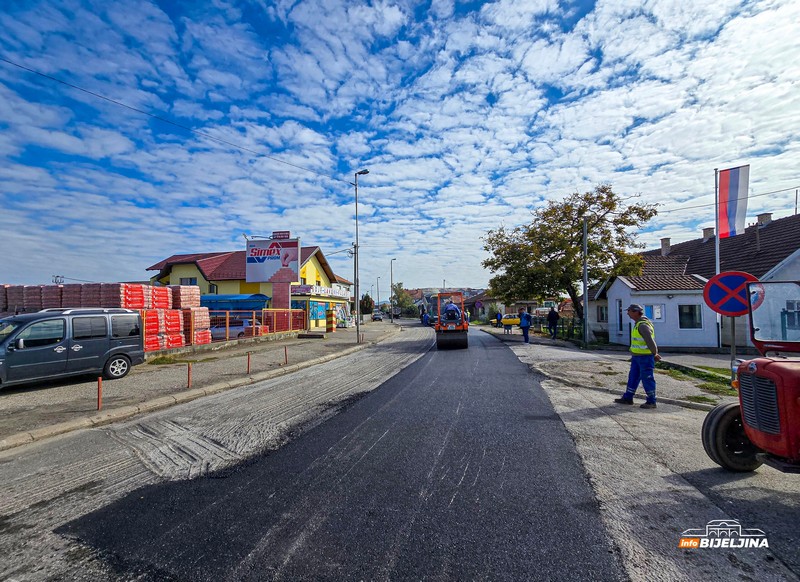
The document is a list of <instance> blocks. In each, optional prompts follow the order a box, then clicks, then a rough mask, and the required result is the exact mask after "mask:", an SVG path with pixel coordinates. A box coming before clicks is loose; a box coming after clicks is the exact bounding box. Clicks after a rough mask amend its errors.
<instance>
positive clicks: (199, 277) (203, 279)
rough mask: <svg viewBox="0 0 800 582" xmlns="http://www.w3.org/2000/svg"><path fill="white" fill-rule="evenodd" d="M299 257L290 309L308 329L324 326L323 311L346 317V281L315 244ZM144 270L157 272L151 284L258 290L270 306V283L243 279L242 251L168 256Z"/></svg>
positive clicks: (214, 291) (204, 290)
mask: <svg viewBox="0 0 800 582" xmlns="http://www.w3.org/2000/svg"><path fill="white" fill-rule="evenodd" d="M300 256H301V260H300V280H299V281H298V282H296V283H295V284H292V285H291V308H292V309H302V310H303V311H305V313H306V322H307V324H308V327H309V328H311V329H313V328H319V327H322V328H324V327H325V316H326V311H327V310H331V309H332V310H334V311H335V312H336V315H337V319H339V320H342V319H348V318H349V316H350V300H351V296H352V292H351V291H350V285H351V283H350V281H348V280H347V279H344V278H341V277H339V276H337V275H336V274H335V273H334V272H333V270H332V269H331V266H330V264H329V263H328V261H327V259H326V258H325V255H324V254H323V253H322V250H321V249H320V248H319V247H316V246H314V247H302V248H301V251H300ZM147 270H148V271H158V274H156V275H154V276H153V277H151V279H150V281H151V284H163V285H197V286H199V287H200V293H201V295H220V294H221V295H226V294H230V295H237V294H245V295H252V294H259V293H260V294H263V295H266V296H267V297H268V298H269V299H270V304H269V306H270V307H272V303H271V300H272V299H273V297H274V295H275V292H274V291H273V284H272V283H248V282H247V280H246V261H245V251H243V250H242V251H228V252H218V253H194V254H185V255H172V256H171V257H169V258H167V259H164V260H163V261H160V262H158V263H156V264H155V265H153V266H151V267H148V269H147ZM276 291H278V292H280V291H279V290H276ZM284 292H285V291H284ZM284 297H285V296H284Z"/></svg>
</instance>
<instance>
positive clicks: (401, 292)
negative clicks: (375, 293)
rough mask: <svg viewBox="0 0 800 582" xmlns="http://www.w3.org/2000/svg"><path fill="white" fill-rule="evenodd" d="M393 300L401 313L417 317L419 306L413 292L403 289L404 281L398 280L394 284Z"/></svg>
mask: <svg viewBox="0 0 800 582" xmlns="http://www.w3.org/2000/svg"><path fill="white" fill-rule="evenodd" d="M392 300H393V301H394V306H395V307H399V308H400V313H402V314H403V315H406V316H413V317H416V315H417V308H416V306H415V305H414V299H413V298H412V297H411V294H410V293H409V292H408V291H406V290H405V289H403V283H401V282H398V283H395V284H394V285H392Z"/></svg>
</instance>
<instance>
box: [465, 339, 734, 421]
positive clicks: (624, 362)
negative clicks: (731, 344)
mask: <svg viewBox="0 0 800 582" xmlns="http://www.w3.org/2000/svg"><path fill="white" fill-rule="evenodd" d="M480 329H481V330H482V331H484V332H486V333H489V334H492V335H494V336H495V337H497V339H499V340H500V341H502V342H503V343H506V344H508V345H509V347H511V349H512V350H513V351H514V352H515V353H516V354H517V355H518V356H519V358H520V360H521V361H523V362H525V363H527V364H528V365H530V366H531V367H532V368H533V369H535V370H536V371H537V372H539V373H541V374H542V375H544V376H546V377H547V378H549V379H551V380H554V381H556V382H561V383H562V384H567V385H570V386H576V387H579V388H591V389H594V390H599V391H601V392H607V393H609V394H610V395H613V396H614V397H619V396H621V395H622V393H623V392H624V391H625V386H626V383H627V379H628V370H629V368H630V353H629V352H627V351H623V350H619V349H607V350H602V349H592V350H584V349H581V348H578V347H576V346H575V345H574V344H573V343H571V342H567V341H564V340H558V339H557V340H552V339H550V338H549V337H548V336H543V335H538V334H531V335H530V343H529V344H526V343H524V342H523V341H522V334H521V333H520V332H519V331H517V330H514V331H515V332H516V333H513V334H511V335H505V334H503V330H502V329H496V328H493V327H488V326H481V328H480ZM661 356H662V358H663V359H662V362H663V363H664V364H665V366H668V367H669V368H674V369H678V370H681V369H683V370H701V371H703V372H706V373H709V371H708V370H703V369H702V368H700V366H706V367H711V368H725V369H727V368H728V365H729V363H730V356H724V355H722V354H669V353H665V354H661ZM704 382H705V381H704V380H700V379H695V378H689V379H687V378H685V377H684V378H673V377H671V376H670V375H669V372H668V371H666V370H663V369H657V370H656V395H657V399H658V402H659V403H664V404H674V405H677V406H683V407H685V408H694V409H698V410H704V411H707V410H711V409H712V408H714V407H715V406H716V405H718V404H722V403H726V402H738V398H737V397H736V396H727V395H719V394H714V393H711V392H709V391H707V390H704V389H703V388H701V385H702V384H704ZM637 398H639V399H641V400H642V402H644V390H643V389H642V388H641V386H640V387H639V390H638V392H637ZM611 400H613V398H610V399H609V401H611Z"/></svg>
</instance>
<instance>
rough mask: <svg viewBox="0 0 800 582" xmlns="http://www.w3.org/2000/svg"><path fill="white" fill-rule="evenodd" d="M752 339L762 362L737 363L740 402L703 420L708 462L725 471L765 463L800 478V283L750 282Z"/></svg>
mask: <svg viewBox="0 0 800 582" xmlns="http://www.w3.org/2000/svg"><path fill="white" fill-rule="evenodd" d="M747 287H748V296H749V299H750V301H749V304H750V305H749V312H750V314H749V319H750V337H751V339H752V342H753V345H754V346H755V347H756V349H757V350H758V352H759V353H760V354H761V357H758V358H755V359H752V360H746V361H741V362H740V363H739V364H738V366H736V377H735V379H734V380H733V382H732V383H731V384H732V385H733V387H734V388H736V389H737V390H738V392H739V402H738V403H728V404H721V405H719V406H717V407H716V408H714V409H713V410H711V412H709V413H708V415H707V416H706V418H705V420H704V421H703V428H702V437H701V438H702V441H703V447H704V448H705V451H706V454H708V456H709V457H710V458H711V460H712V461H714V462H715V463H717V464H718V465H720V466H721V467H723V468H725V469H727V470H729V471H737V472H748V471H754V470H756V469H757V468H758V467H760V466H761V465H762V464H767V465H769V466H771V467H773V468H775V469H778V470H779V471H783V472H784V473H800V357H798V356H800V282H786V281H769V282H754V283H748V284H747Z"/></svg>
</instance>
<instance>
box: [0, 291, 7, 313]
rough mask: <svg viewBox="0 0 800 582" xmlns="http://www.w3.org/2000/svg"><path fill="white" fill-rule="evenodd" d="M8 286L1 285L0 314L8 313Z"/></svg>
mask: <svg viewBox="0 0 800 582" xmlns="http://www.w3.org/2000/svg"><path fill="white" fill-rule="evenodd" d="M7 288H8V285H0V313H8V293H7V291H6V289H7Z"/></svg>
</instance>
